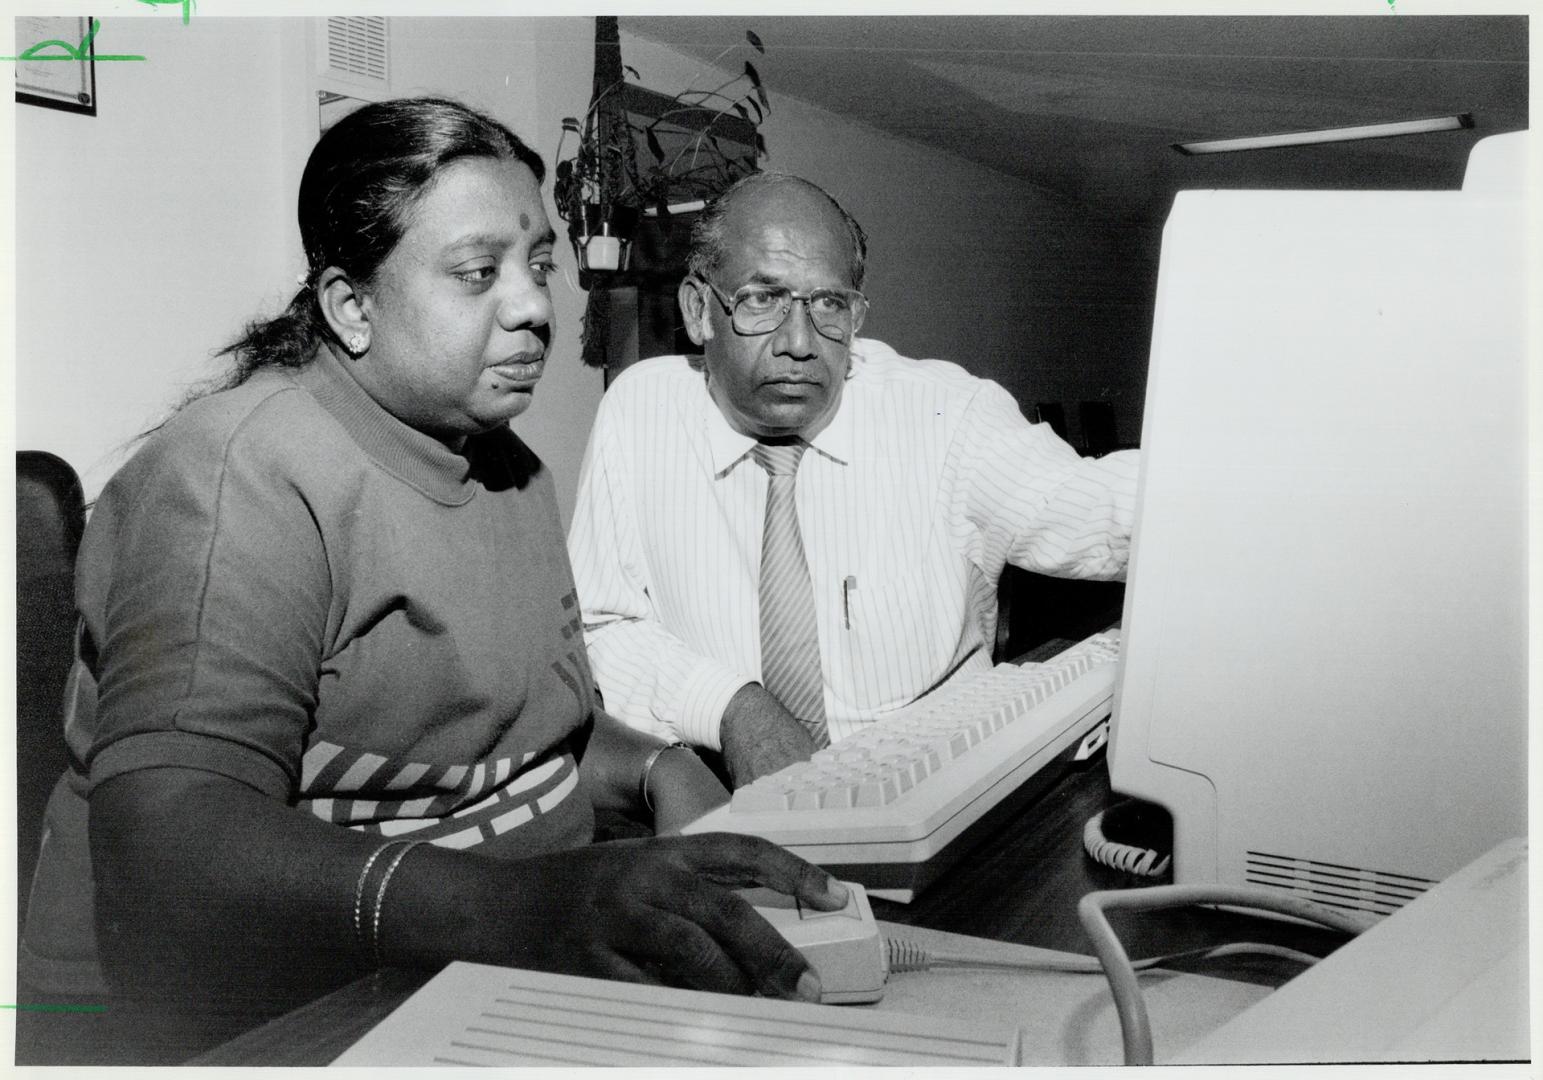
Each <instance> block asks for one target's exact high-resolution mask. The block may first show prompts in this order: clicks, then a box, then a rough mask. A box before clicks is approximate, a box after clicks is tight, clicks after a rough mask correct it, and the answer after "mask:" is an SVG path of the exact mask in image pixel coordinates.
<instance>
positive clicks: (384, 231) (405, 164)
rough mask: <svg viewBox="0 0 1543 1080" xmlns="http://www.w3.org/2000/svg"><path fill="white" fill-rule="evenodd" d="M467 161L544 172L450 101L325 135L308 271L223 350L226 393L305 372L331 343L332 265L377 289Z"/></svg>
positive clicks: (302, 205) (526, 153) (302, 211)
mask: <svg viewBox="0 0 1543 1080" xmlns="http://www.w3.org/2000/svg"><path fill="white" fill-rule="evenodd" d="M466 157H488V158H497V159H502V160H511V161H518V162H521V163H522V164H524V165H526V166H527V167H529V169H530V171H531V172H533V173H535V174H536V180H537V182H538V183H539V182H540V181H542V180H544V179H545V177H546V167H545V166H544V165H543V164H542V163H541V158H540V157H539V156H537V154H536V152H535V151H533V150H532V149H531V148H530V147H528V146H526V145H525V143H524V142H522V141H521V140H520V138H519V136H517V135H515V134H514V132H512V131H510V130H509V129H508V128H507V127H505V126H504V125H503V124H500V123H499V122H498V121H497V120H494V119H492V118H491V117H489V116H485V115H484V114H482V113H480V112H478V111H476V110H475V109H472V108H469V107H467V106H465V105H462V104H461V103H460V102H457V101H450V100H448V99H445V98H433V97H418V98H398V99H395V100H392V101H381V102H375V103H373V104H369V105H364V106H362V107H360V108H359V109H357V110H356V111H354V112H352V113H349V114H348V115H347V116H345V117H343V119H341V120H339V121H338V122H337V123H336V124H334V125H333V126H332V127H331V128H329V129H328V130H327V132H326V133H325V134H323V135H322V137H321V139H320V140H319V141H318V142H317V144H316V146H315V148H314V149H312V151H311V156H310V158H309V159H308V160H307V161H306V165H305V173H304V174H303V175H302V176H301V179H300V197H299V218H300V240H301V243H302V244H303V246H304V248H305V260H306V273H305V279H304V282H303V284H302V285H301V287H300V290H299V291H298V292H296V293H295V295H294V297H293V299H291V300H290V302H289V306H288V307H286V308H285V309H284V310H283V311H282V312H280V313H279V314H278V315H277V316H275V317H274V318H272V319H259V320H256V321H254V322H252V323H249V324H248V325H247V328H246V332H245V334H244V335H243V336H242V337H241V338H240V339H239V340H237V341H235V342H233V343H231V344H230V345H228V346H226V347H225V348H224V349H222V350H220V354H219V355H222V356H223V355H230V356H232V357H234V359H235V370H234V371H232V372H231V374H230V377H229V378H228V379H226V380H224V381H223V384H222V385H223V386H224V387H231V386H239V385H240V384H241V383H243V382H245V381H246V380H247V379H248V378H250V377H251V375H252V374H253V373H254V372H256V371H258V370H260V369H262V368H265V367H303V366H304V365H305V364H306V363H308V362H309V361H310V359H311V357H312V356H314V355H315V352H316V347H317V346H318V345H319V344H321V343H322V342H323V341H324V340H326V339H327V338H329V337H332V336H333V333H332V330H331V328H330V327H329V326H328V325H327V321H326V319H325V318H324V317H323V315H322V311H321V305H320V303H319V302H318V299H317V289H316V286H317V282H318V279H319V278H320V276H321V273H322V271H324V270H326V269H327V268H328V267H329V266H335V267H337V268H338V269H340V270H342V271H343V272H344V273H345V274H347V275H348V276H349V277H350V278H352V279H353V281H354V283H355V284H356V285H358V286H359V287H361V288H369V287H370V286H371V285H372V284H373V282H374V280H375V275H376V273H377V272H378V271H379V270H380V266H381V263H383V262H384V261H385V260H386V257H387V256H388V255H390V254H391V252H392V250H393V249H395V247H396V246H397V244H398V243H399V242H400V241H401V239H402V234H403V233H404V232H406V230H407V226H408V223H409V221H410V219H411V216H412V212H413V210H414V208H415V207H416V206H417V204H418V202H419V200H420V199H422V198H423V196H424V194H425V193H426V192H427V190H428V188H429V186H430V185H432V184H433V183H434V181H435V179H436V178H437V177H438V176H439V174H440V171H441V170H443V169H444V167H445V166H446V165H449V164H451V163H452V162H454V161H457V160H459V159H461V158H466Z"/></svg>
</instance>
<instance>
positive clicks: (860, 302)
mask: <svg viewBox="0 0 1543 1080" xmlns="http://www.w3.org/2000/svg"><path fill="white" fill-rule="evenodd" d="M691 276H692V277H694V278H696V280H698V281H700V282H701V283H702V284H703V285H706V286H707V288H708V289H709V290H711V292H712V294H713V296H714V297H715V298H716V299H717V301H718V303H720V304H722V305H723V310H724V313H725V314H726V315H728V317H729V324H730V325H731V326H733V327H734V332H735V333H736V334H743V335H744V336H746V337H760V336H762V335H763V334H775V333H776V332H777V331H778V330H781V329H782V327H783V325H784V324H785V323H786V322H787V321H788V316H789V315H791V314H792V313H793V305H794V304H795V303H797V302H798V301H800V300H802V301H803V304H804V317H805V318H807V319H808V320H809V326H810V327H811V328H812V329H813V330H814V332H815V333H816V334H818V335H820V337H822V338H824V339H825V340H826V341H841V342H845V341H847V340H849V339H850V338H851V337H852V336H854V335H855V334H856V332H857V327H856V324H857V323H858V321H859V307H860V308H861V314H866V313H867V310H868V297H866V296H865V295H863V293H862V291H861V290H860V289H827V288H819V289H810V290H809V291H808V292H806V293H799V292H794V291H793V290H792V289H788V288H787V286H786V285H772V284H765V285H756V284H755V283H754V282H751V283H747V284H744V285H741V286H740V287H739V288H737V289H735V290H734V292H733V294H732V295H728V294H725V293H724V292H723V291H722V290H721V289H719V288H718V286H716V285H714V284H713V283H712V282H711V281H708V280H707V278H705V277H703V276H702V275H701V274H693V275H691ZM749 288H772V289H786V290H787V294H788V306H787V309H786V310H785V311H783V313H782V318H780V319H778V320H777V325H775V326H772V327H769V328H768V329H765V330H742V329H740V328H739V326H738V325H737V324H735V322H734V308H735V306H736V304H737V303H738V297H739V294H740V293H742V292H744V291H745V290H746V289H749ZM819 293H840V294H843V295H845V296H846V297H847V298H848V299H849V300H850V302H851V305H852V323H853V327H852V329H851V330H849V331H847V335H846V336H845V337H839V338H833V337H831V336H830V335H829V334H827V333H826V332H825V331H824V330H822V329H820V326H819V324H818V323H816V322H815V321H814V311H813V309H812V308H811V307H810V304H809V301H811V300H813V299H814V297H815V296H816V295H817V294H819Z"/></svg>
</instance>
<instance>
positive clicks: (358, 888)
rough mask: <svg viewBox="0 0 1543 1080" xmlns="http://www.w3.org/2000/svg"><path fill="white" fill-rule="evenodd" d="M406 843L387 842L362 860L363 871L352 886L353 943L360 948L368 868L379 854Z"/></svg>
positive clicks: (368, 874) (362, 934)
mask: <svg viewBox="0 0 1543 1080" xmlns="http://www.w3.org/2000/svg"><path fill="white" fill-rule="evenodd" d="M406 842H407V841H405V840H387V841H386V842H385V843H384V844H382V845H380V847H378V848H376V849H375V850H374V851H372V852H370V857H369V858H368V859H365V860H364V869H363V870H360V871H359V881H358V882H357V883H356V884H355V885H354V941H355V942H357V943H358V945H359V947H360V948H363V947H364V910H363V909H364V882H365V880H366V879H367V878H368V877H369V876H370V868H371V867H372V866H374V865H375V860H376V859H378V858H380V854H381V852H383V851H385V850H386V849H387V848H391V847H396V846H397V845H398V844H405V843H406Z"/></svg>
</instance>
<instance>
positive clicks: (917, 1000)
mask: <svg viewBox="0 0 1543 1080" xmlns="http://www.w3.org/2000/svg"><path fill="white" fill-rule="evenodd" d="M879 929H880V931H881V932H882V933H883V934H884V935H885V936H886V937H903V938H907V939H909V940H911V941H912V942H914V943H916V944H917V945H919V946H920V947H922V948H925V949H938V950H941V949H947V950H949V951H950V952H952V953H956V954H958V953H963V954H967V955H970V954H974V955H979V956H981V957H982V958H984V959H990V960H995V961H1001V960H1004V959H1022V960H1031V961H1032V960H1035V959H1042V958H1045V957H1065V956H1067V955H1068V954H1066V953H1054V952H1051V951H1049V950H1045V949H1036V948H1032V947H1029V946H1024V945H1011V944H1005V943H1003V942H999V941H987V940H983V939H981V938H971V937H964V936H961V935H958V934H948V933H943V932H940V931H935V930H923V929H919V928H913V927H908V926H900V925H897V924H894V923H886V922H882V921H881V922H880V923H879ZM458 967H460V968H463V969H465V973H466V974H465V977H461V978H446V977H439V978H436V979H435V980H433V981H431V982H430V983H429V984H427V985H426V986H425V987H424V988H423V989H422V990H420V991H419V992H418V993H417V994H414V995H413V997H412V998H410V999H409V1000H408V1001H407V1002H406V1003H404V1005H403V1006H402V1007H401V1008H399V1009H398V1010H397V1011H396V1012H394V1013H393V1014H392V1015H391V1016H389V1017H387V1018H386V1019H385V1020H384V1021H382V1022H381V1024H379V1025H378V1026H377V1027H376V1028H375V1029H374V1030H373V1031H371V1032H370V1033H369V1034H368V1035H366V1036H365V1037H364V1038H363V1039H361V1040H360V1042H359V1043H357V1044H355V1046H354V1047H352V1048H350V1049H349V1050H348V1051H346V1052H345V1053H344V1054H343V1055H342V1056H341V1057H339V1058H338V1059H337V1060H336V1061H335V1062H333V1064H334V1065H339V1066H353V1065H372V1066H375V1065H383V1064H399V1065H428V1064H480V1063H486V1062H489V1061H491V1060H493V1058H491V1057H489V1056H488V1055H489V1054H495V1052H497V1051H498V1050H499V1047H500V1046H503V1045H504V1043H505V1040H503V1039H502V1037H501V1035H500V1031H499V1028H500V1024H499V1022H498V1020H497V1018H498V1017H499V1016H500V1015H501V1014H502V1013H507V1012H509V1011H510V1008H509V1005H508V1003H505V1004H504V1005H502V1006H501V1005H500V1004H499V1003H498V1001H496V1000H495V999H498V998H499V997H500V995H501V994H506V993H508V990H507V989H506V987H505V984H506V983H507V980H499V979H497V978H478V977H476V976H477V974H478V973H477V971H476V970H473V968H475V966H473V965H458ZM481 970H483V971H487V972H497V970H498V969H481ZM446 974H450V972H447V973H446ZM595 985H599V986H601V987H604V986H614V987H616V988H617V990H618V996H619V997H625V996H626V995H627V993H628V992H631V991H635V990H636V989H637V988H635V987H631V986H628V985H627V984H621V983H617V984H595ZM1141 985H1142V990H1143V992H1144V994H1145V998H1146V1003H1147V1008H1148V1012H1149V1015H1150V1017H1151V1021H1152V1028H1153V1034H1154V1042H1155V1044H1156V1048H1157V1060H1158V1061H1159V1062H1162V1061H1164V1060H1166V1059H1167V1058H1169V1057H1171V1056H1172V1055H1174V1054H1176V1053H1178V1052H1179V1051H1181V1050H1183V1049H1184V1048H1185V1047H1187V1046H1188V1045H1190V1044H1191V1043H1193V1042H1195V1041H1196V1040H1197V1039H1199V1038H1200V1037H1202V1036H1204V1035H1207V1034H1209V1033H1210V1032H1211V1031H1212V1030H1214V1029H1216V1028H1218V1027H1220V1026H1221V1025H1222V1024H1223V1023H1225V1022H1226V1021H1228V1020H1230V1019H1231V1018H1232V1017H1234V1016H1235V1015H1237V1014H1238V1013H1240V1012H1241V1011H1243V1010H1244V1009H1245V1008H1247V1007H1248V1006H1250V1005H1253V1004H1254V1003H1255V1002H1257V1001H1259V1000H1260V999H1261V998H1263V997H1265V996H1266V995H1267V994H1268V993H1269V992H1270V991H1269V990H1268V989H1267V988H1266V987H1262V986H1254V985H1251V984H1248V983H1239V982H1231V981H1228V980H1225V979H1215V978H1209V977H1206V976H1200V975H1187V974H1179V973H1175V972H1164V971H1150V972H1145V973H1143V974H1142V976H1141ZM458 986H459V987H462V988H463V989H462V990H460V991H457V990H455V989H453V988H455V987H458ZM661 993H664V992H662V991H660V992H651V996H652V997H653V998H657V997H658V996H659V995H660V994H661ZM715 997H717V998H718V1000H720V1001H722V1002H724V1003H726V1004H728V1005H731V1006H732V1007H733V1008H732V1009H731V1011H733V1012H735V1013H736V1015H737V1014H740V1013H744V1014H745V1015H744V1016H739V1017H738V1019H737V1020H735V1022H734V1024H732V1025H728V1026H725V1025H717V1026H714V1027H713V1028H712V1030H707V1029H706V1028H704V1029H703V1030H702V1031H701V1032H700V1033H699V1034H698V1035H697V1036H693V1035H692V1034H691V1032H689V1031H688V1032H684V1033H683V1032H682V1031H681V1030H680V1029H679V1028H670V1026H669V1025H668V1024H667V1023H665V1022H663V1021H659V1022H657V1023H655V1024H654V1026H652V1027H650V1026H649V1025H648V1024H647V1023H641V1022H640V1015H634V1014H636V1013H638V1009H637V1006H636V1003H632V1004H630V1005H629V1004H627V1003H624V1002H620V1001H619V1000H618V1001H611V1002H608V1001H607V1000H604V999H603V996H602V995H598V994H596V995H591V996H589V997H588V998H587V999H586V1000H584V1001H581V1002H577V1003H575V1004H572V1005H565V1006H563V1009H564V1011H563V1012H561V1014H560V1015H559V1014H557V1010H555V1009H552V1012H553V1014H554V1015H552V1016H551V1017H550V1018H549V1020H547V1021H543V1039H544V1040H545V1041H547V1042H549V1043H550V1044H551V1046H553V1047H556V1048H557V1049H558V1051H561V1052H566V1051H564V1050H563V1049H562V1048H563V1047H564V1046H567V1047H569V1048H571V1050H572V1052H573V1053H575V1054H580V1055H590V1056H585V1057H581V1058H579V1059H578V1060H575V1059H572V1058H567V1057H564V1058H562V1059H561V1061H559V1060H557V1059H553V1060H552V1061H550V1062H549V1063H550V1064H559V1063H566V1064H576V1063H579V1061H587V1062H589V1063H592V1064H624V1065H651V1064H652V1065H658V1064H662V1063H664V1062H665V1060H666V1059H668V1060H669V1061H671V1062H675V1059H676V1057H677V1056H679V1055H681V1054H690V1055H697V1054H699V1053H700V1054H706V1053H708V1051H709V1049H711V1050H712V1052H713V1053H718V1052H719V1051H720V1050H721V1051H722V1052H723V1054H724V1055H727V1056H723V1057H722V1058H721V1060H720V1059H719V1058H704V1059H703V1060H701V1061H699V1062H698V1063H699V1064H713V1063H719V1064H732V1063H736V1062H738V1061H740V1060H741V1059H740V1057H739V1056H738V1055H737V1053H736V1052H735V1047H734V1046H732V1045H730V1044H735V1043H738V1042H747V1043H752V1044H754V1045H751V1046H749V1047H748V1050H749V1052H751V1053H760V1054H761V1055H763V1056H761V1057H757V1058H756V1059H755V1061H756V1063H760V1064H767V1063H773V1062H775V1061H781V1060H782V1058H780V1057H777V1058H771V1059H768V1058H767V1057H765V1056H764V1055H765V1054H767V1053H768V1052H771V1053H776V1054H782V1053H787V1052H791V1053H792V1054H795V1055H800V1056H804V1057H807V1058H808V1059H809V1060H807V1061H790V1062H786V1063H792V1064H800V1063H801V1064H837V1063H839V1062H842V1061H846V1062H847V1063H849V1064H853V1065H864V1064H911V1065H917V1064H927V1063H931V1064H936V1065H949V1064H952V1065H959V1064H974V1065H993V1064H997V1065H1000V1064H1007V1063H1008V1061H1007V1060H1004V1056H1003V1055H1004V1053H1005V1054H1006V1055H1008V1057H1009V1058H1010V1059H1012V1060H1015V1061H1016V1063H1017V1064H1022V1065H1118V1064H1121V1063H1122V1055H1121V1042H1120V1026H1119V1019H1118V1017H1117V1015H1116V1013H1115V1009H1114V1004H1113V1001H1112V1000H1111V998H1110V995H1109V987H1108V983H1107V982H1106V981H1105V979H1104V976H1103V975H1102V974H1101V973H1096V974H1077V973H1067V972H1055V971H1017V970H1000V969H997V970H991V969H985V968H968V967H965V968H960V967H952V968H939V969H935V970H931V971H922V972H906V973H901V974H897V975H892V976H891V977H890V979H889V981H888V983H887V984H886V986H885V993H884V998H883V1000H882V1001H880V1002H878V1003H876V1004H874V1005H846V1006H840V1005H837V1006H806V1005H797V1006H792V1003H786V1002H774V1001H765V1000H760V999H748V998H729V997H721V996H717V995H715ZM569 1000H575V999H574V997H573V995H569ZM533 1003H539V1002H533ZM789 1006H792V1007H791V1008H789ZM544 1007H545V1008H548V1009H551V1007H552V1002H551V1000H550V999H549V1000H548V1001H547V1002H546V1004H545V1006H544ZM569 1010H571V1011H569ZM608 1010H609V1011H608ZM798 1010H802V1011H801V1012H799V1015H797V1016H793V1015H788V1016H783V1015H781V1014H782V1013H789V1014H791V1013H792V1012H794V1011H798ZM762 1012H764V1013H765V1014H766V1015H765V1016H764V1017H763V1016H761V1013H762ZM817 1012H828V1013H829V1021H828V1022H825V1021H823V1020H822V1021H821V1022H820V1023H814V1022H813V1021H811V1019H810V1016H811V1015H813V1014H814V1013H817ZM489 1018H493V1019H492V1020H490V1019H489ZM789 1025H791V1027H790V1026H789ZM629 1026H632V1027H636V1028H637V1032H636V1040H637V1041H636V1042H635V1043H631V1042H628V1043H626V1044H625V1045H626V1046H634V1045H635V1047H636V1049H635V1050H631V1051H629V1050H626V1049H622V1050H621V1051H620V1053H619V1054H618V1051H617V1048H616V1045H614V1044H615V1043H616V1039H615V1038H614V1036H615V1035H616V1034H617V1033H618V1032H619V1031H621V1030H622V1029H623V1028H627V1027H629ZM729 1027H733V1028H734V1029H735V1031H729V1030H728V1028H729ZM752 1028H764V1031H761V1032H760V1033H759V1034H755V1033H749V1034H747V1032H751V1029H752ZM565 1029H566V1030H568V1031H569V1032H570V1034H569V1035H564V1034H563V1031H564V1030H565ZM586 1032H589V1033H594V1032H603V1033H604V1035H605V1037H604V1038H603V1039H602V1038H599V1037H595V1038H591V1037H590V1035H587V1034H586ZM736 1032H737V1033H736ZM790 1033H791V1035H790ZM602 1042H604V1043H606V1044H608V1045H610V1047H611V1048H610V1049H609V1050H607V1049H605V1048H603V1047H601V1046H599V1044H600V1043H602ZM763 1044H764V1045H763ZM768 1047H770V1048H771V1050H770V1051H768ZM655 1051H658V1053H657V1054H656V1053H655ZM510 1052H515V1051H510ZM597 1054H599V1055H609V1057H605V1056H601V1057H593V1055H597ZM886 1055H890V1057H886ZM928 1055H932V1056H931V1057H930V1058H929V1057H928ZM495 1056H496V1055H495ZM516 1056H517V1057H518V1058H519V1060H520V1061H522V1062H525V1063H535V1060H536V1058H535V1056H533V1054H532V1052H531V1049H530V1047H529V1046H528V1045H525V1046H523V1048H522V1049H519V1050H518V1051H517V1053H516ZM592 1057H593V1059H592ZM745 1063H750V1062H745Z"/></svg>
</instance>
